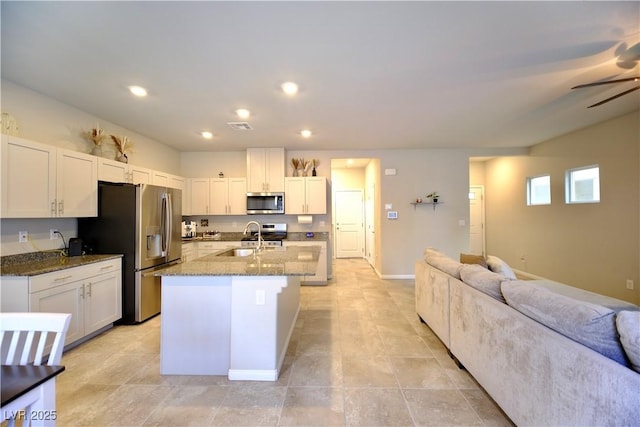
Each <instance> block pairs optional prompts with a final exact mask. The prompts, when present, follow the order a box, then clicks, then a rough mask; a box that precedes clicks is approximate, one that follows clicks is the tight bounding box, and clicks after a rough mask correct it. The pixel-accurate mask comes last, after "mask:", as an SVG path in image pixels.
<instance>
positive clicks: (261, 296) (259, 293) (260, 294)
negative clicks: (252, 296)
mask: <svg viewBox="0 0 640 427" xmlns="http://www.w3.org/2000/svg"><path fill="white" fill-rule="evenodd" d="M266 297H267V295H266V292H265V291H264V290H263V289H258V290H256V305H264V304H265V303H266V299H267V298H266Z"/></svg>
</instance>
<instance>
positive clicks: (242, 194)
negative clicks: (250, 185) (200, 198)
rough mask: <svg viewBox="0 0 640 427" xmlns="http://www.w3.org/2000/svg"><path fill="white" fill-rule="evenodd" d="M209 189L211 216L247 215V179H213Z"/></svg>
mask: <svg viewBox="0 0 640 427" xmlns="http://www.w3.org/2000/svg"><path fill="white" fill-rule="evenodd" d="M209 189H210V195H209V201H210V203H211V205H210V206H211V207H210V209H209V213H210V214H211V215H245V214H246V213H247V180H246V178H211V181H210V183H209Z"/></svg>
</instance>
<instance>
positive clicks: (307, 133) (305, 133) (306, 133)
mask: <svg viewBox="0 0 640 427" xmlns="http://www.w3.org/2000/svg"><path fill="white" fill-rule="evenodd" d="M300 135H302V137H303V138H310V137H311V131H310V130H309V129H304V130H302V131H300Z"/></svg>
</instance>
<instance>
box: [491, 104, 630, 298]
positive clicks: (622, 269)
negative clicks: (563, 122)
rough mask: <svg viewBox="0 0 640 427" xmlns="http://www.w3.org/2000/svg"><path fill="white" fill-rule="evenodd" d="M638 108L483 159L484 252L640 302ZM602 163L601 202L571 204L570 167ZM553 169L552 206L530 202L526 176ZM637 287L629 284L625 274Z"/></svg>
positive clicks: (586, 287)
mask: <svg viewBox="0 0 640 427" xmlns="http://www.w3.org/2000/svg"><path fill="white" fill-rule="evenodd" d="M638 129H640V120H639V117H638V113H637V112H636V113H632V114H628V115H626V116H623V117H620V118H617V119H613V120H610V121H607V122H604V123H601V124H599V125H596V126H591V127H589V128H585V129H582V130H580V131H577V132H573V133H571V134H568V135H565V136H562V137H558V138H555V139H553V140H550V141H546V142H544V143H541V144H538V145H536V146H534V147H532V148H531V150H530V155H529V156H522V157H503V158H497V159H494V160H490V161H488V162H487V163H486V174H485V182H486V238H487V252H488V253H489V254H493V255H497V256H499V257H501V258H503V259H505V260H506V261H507V262H508V263H509V264H511V265H513V266H514V267H515V268H518V269H520V270H524V271H527V272H530V273H533V274H536V275H539V276H543V277H547V278H550V279H554V280H557V281H560V282H563V283H567V284H570V285H573V286H577V287H580V288H584V289H587V290H590V291H593V292H598V293H602V294H605V295H610V296H613V297H616V298H620V299H624V300H627V301H631V302H635V303H639V302H640V286H639V282H640V239H639V237H638V236H639V233H640V231H639V228H640V184H639V182H640V178H639V175H640V162H639V161H638V159H639V152H640V136H639V132H638ZM594 164H598V165H599V166H600V189H601V202H600V203H595V204H573V205H568V204H566V203H565V201H564V174H565V170H567V169H570V168H576V167H581V166H588V165H594ZM540 174H550V175H551V200H552V203H551V205H548V206H526V190H525V183H526V178H527V177H528V176H535V175H540ZM627 279H632V280H634V282H635V288H636V289H635V290H627V289H626V280H627Z"/></svg>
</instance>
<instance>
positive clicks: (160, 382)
mask: <svg viewBox="0 0 640 427" xmlns="http://www.w3.org/2000/svg"><path fill="white" fill-rule="evenodd" d="M333 267H334V268H333V272H334V279H333V280H332V281H330V284H329V285H328V286H316V287H314V286H305V287H302V307H301V312H300V315H299V318H298V322H297V324H296V328H295V332H294V335H293V337H292V340H291V343H290V345H289V348H288V354H287V358H286V360H285V366H284V369H283V372H282V374H281V376H280V378H279V380H278V381H277V382H247V381H234V382H231V381H228V380H227V378H226V377H224V376H161V375H160V374H159V345H160V340H159V329H160V318H159V317H156V318H154V319H151V320H150V321H148V322H146V323H144V324H141V325H137V326H118V327H115V328H113V329H111V330H109V331H108V332H106V333H104V334H102V335H100V336H98V337H96V338H94V339H93V340H91V341H89V342H86V343H84V344H82V345H80V346H78V347H76V348H75V349H72V350H70V351H68V352H67V353H65V354H64V355H63V358H62V363H63V364H64V365H66V367H67V370H66V371H65V372H64V373H63V374H62V375H61V376H60V377H59V379H58V385H57V399H58V401H57V403H58V425H60V426H73V425H84V426H106V425H113V426H154V425H166V426H186V425H200V426H263V425H270V426H413V425H420V426H445V425H446V426H462V425H464V426H470V425H480V426H482V425H485V426H488V425H490V426H509V425H513V424H512V423H511V422H510V421H509V420H508V418H506V417H505V415H504V414H502V412H501V411H500V410H499V408H498V407H497V406H496V405H495V403H493V401H491V399H490V398H489V397H488V396H487V395H486V393H485V392H484V391H483V390H482V389H481V388H480V387H479V386H478V384H477V383H476V382H475V381H474V380H473V378H472V377H471V376H469V374H468V373H467V372H466V371H464V370H460V369H458V367H457V366H456V365H455V364H454V363H453V361H452V360H451V359H450V358H449V356H448V355H447V352H446V350H445V348H444V347H443V345H442V344H441V343H440V341H439V340H438V339H437V338H436V336H435V335H434V334H433V333H432V332H431V330H430V329H429V328H428V327H427V326H425V325H424V324H421V323H420V321H419V319H418V317H417V315H416V313H415V308H414V290H413V280H381V279H379V278H377V276H376V275H375V273H374V272H373V270H372V269H371V268H370V267H369V265H368V264H367V263H366V262H365V261H364V260H359V259H349V260H337V261H335V262H334V266H333Z"/></svg>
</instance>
